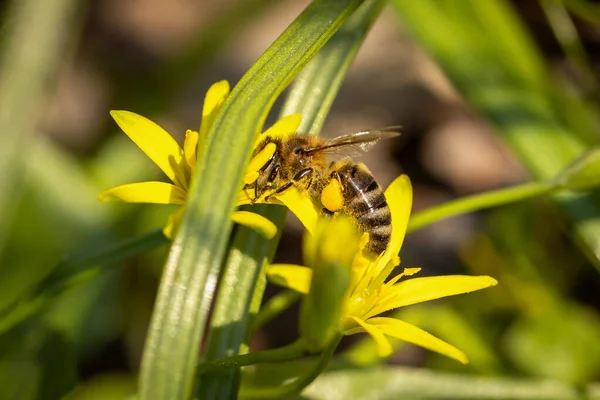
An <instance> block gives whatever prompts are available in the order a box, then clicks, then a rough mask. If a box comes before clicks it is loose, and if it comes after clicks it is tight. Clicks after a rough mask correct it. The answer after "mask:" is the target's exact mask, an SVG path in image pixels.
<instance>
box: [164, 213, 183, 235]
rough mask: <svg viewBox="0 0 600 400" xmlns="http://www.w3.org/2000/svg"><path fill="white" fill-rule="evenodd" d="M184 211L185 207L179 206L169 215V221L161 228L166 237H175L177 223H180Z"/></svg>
mask: <svg viewBox="0 0 600 400" xmlns="http://www.w3.org/2000/svg"><path fill="white" fill-rule="evenodd" d="M184 211H185V207H179V209H178V210H177V211H175V212H174V213H173V214H171V215H170V216H169V221H168V222H167V225H165V227H164V228H163V235H165V236H166V237H167V238H168V239H170V240H173V238H174V237H175V234H176V233H177V230H178V229H179V225H181V218H182V217H183V212H184Z"/></svg>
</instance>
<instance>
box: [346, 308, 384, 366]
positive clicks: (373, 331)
mask: <svg viewBox="0 0 600 400" xmlns="http://www.w3.org/2000/svg"><path fill="white" fill-rule="evenodd" d="M350 318H351V319H352V320H353V321H354V322H356V323H357V324H358V325H360V326H361V328H362V330H360V331H364V332H367V333H368V334H369V335H370V336H371V337H372V338H373V340H375V343H377V351H378V353H379V357H387V356H389V355H390V354H392V353H393V352H394V348H393V347H392V344H391V343H390V341H389V340H388V339H387V338H386V337H385V335H384V334H383V333H382V332H381V331H380V330H379V328H377V326H375V325H371V324H368V323H366V322H364V321H363V320H362V319H360V318H357V317H350ZM360 331H359V330H356V329H353V330H351V331H348V332H352V333H346V334H355V333H358V332H360Z"/></svg>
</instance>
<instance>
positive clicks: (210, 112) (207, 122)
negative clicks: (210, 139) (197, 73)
mask: <svg viewBox="0 0 600 400" xmlns="http://www.w3.org/2000/svg"><path fill="white" fill-rule="evenodd" d="M227 96H229V82H227V81H219V82H217V83H214V84H213V85H212V86H211V87H210V88H209V89H208V90H207V91H206V96H205V97H204V106H203V107H202V123H201V124H200V138H201V139H200V140H202V141H203V142H202V144H204V143H205V138H206V134H207V133H208V130H209V129H210V126H211V125H212V123H213V122H214V120H215V117H216V115H217V113H218V112H219V110H220V109H221V106H222V105H223V103H224V102H225V99H226V98H227Z"/></svg>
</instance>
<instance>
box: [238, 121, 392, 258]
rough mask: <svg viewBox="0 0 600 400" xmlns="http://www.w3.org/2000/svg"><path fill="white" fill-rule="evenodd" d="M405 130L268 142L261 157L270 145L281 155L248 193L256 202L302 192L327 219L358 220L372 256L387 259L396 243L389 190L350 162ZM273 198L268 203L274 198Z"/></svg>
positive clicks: (260, 146)
mask: <svg viewBox="0 0 600 400" xmlns="http://www.w3.org/2000/svg"><path fill="white" fill-rule="evenodd" d="M398 129H399V127H396V126H394V127H387V128H383V129H381V130H371V131H363V132H356V133H352V134H349V135H343V136H339V137H336V138H334V139H330V140H327V139H323V138H319V137H316V136H307V135H302V134H298V133H296V134H293V135H290V136H288V137H286V138H285V139H279V138H272V137H267V138H265V139H264V140H263V141H261V142H260V143H259V144H258V146H257V147H256V149H255V150H254V154H255V155H256V154H257V153H258V152H260V151H261V150H262V149H264V148H265V146H267V145H268V144H269V143H274V144H275V145H276V150H275V152H274V153H273V155H272V156H271V158H270V159H269V160H268V161H267V162H266V164H265V165H264V166H263V167H262V168H261V169H260V171H259V175H258V179H256V181H254V183H251V184H249V185H246V187H245V188H246V189H254V201H256V200H258V199H259V198H260V197H261V196H263V195H264V194H265V193H266V192H267V191H269V190H272V191H273V192H272V193H269V195H268V196H272V195H274V194H279V193H282V192H284V191H285V190H287V189H289V188H290V187H292V186H296V187H297V188H298V189H300V190H301V191H306V192H307V193H308V195H309V196H310V197H311V198H312V199H313V200H316V201H319V202H320V203H321V205H322V206H323V213H324V214H326V215H333V214H335V213H336V212H338V211H341V212H344V213H345V214H347V215H349V216H350V217H352V219H353V220H354V221H356V224H357V226H358V229H359V231H361V232H367V233H368V234H369V242H368V243H367V245H366V248H367V250H369V251H371V252H372V253H374V254H380V253H382V252H383V251H384V250H385V249H386V247H387V245H388V243H389V241H390V237H391V233H392V227H391V222H392V217H391V213H390V209H389V207H388V205H387V202H386V200H385V197H384V195H383V190H382V189H381V187H380V186H379V185H378V184H377V182H376V181H375V178H373V175H372V174H371V172H370V171H369V170H368V169H367V167H366V166H365V165H364V164H363V163H357V162H354V161H353V160H352V158H350V157H351V156H355V155H357V154H360V153H362V152H366V151H368V150H370V149H371V148H372V147H373V146H374V145H375V143H376V142H377V141H379V140H380V139H388V138H392V137H395V136H398V135H400V133H399V132H398ZM268 196H267V198H268Z"/></svg>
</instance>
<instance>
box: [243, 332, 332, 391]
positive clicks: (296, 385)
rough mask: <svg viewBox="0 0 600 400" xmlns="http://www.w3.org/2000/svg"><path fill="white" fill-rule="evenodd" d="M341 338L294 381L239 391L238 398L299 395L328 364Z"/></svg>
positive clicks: (330, 344) (330, 345)
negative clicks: (311, 367) (313, 365)
mask: <svg viewBox="0 0 600 400" xmlns="http://www.w3.org/2000/svg"><path fill="white" fill-rule="evenodd" d="M341 339H342V336H341V335H340V336H337V337H336V338H335V339H333V340H332V341H331V342H330V343H329V345H328V346H327V347H326V348H325V351H324V352H323V353H322V354H321V356H320V358H319V361H318V362H317V364H316V365H315V367H314V368H313V369H311V370H310V371H309V372H308V373H306V374H305V375H302V376H300V377H299V378H297V379H296V380H295V381H293V382H291V383H289V384H286V385H280V386H275V387H261V388H244V387H242V388H241V390H240V397H244V398H257V399H267V398H289V397H291V396H294V395H296V394H298V393H300V392H301V391H302V390H303V389H304V388H305V387H307V386H308V385H310V384H311V383H312V382H313V381H314V380H315V379H316V378H317V377H318V376H319V375H320V374H321V372H323V370H324V369H325V368H326V367H327V364H329V361H331V358H332V357H333V353H334V352H335V349H336V348H337V346H338V344H339V343H340V340H341Z"/></svg>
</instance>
